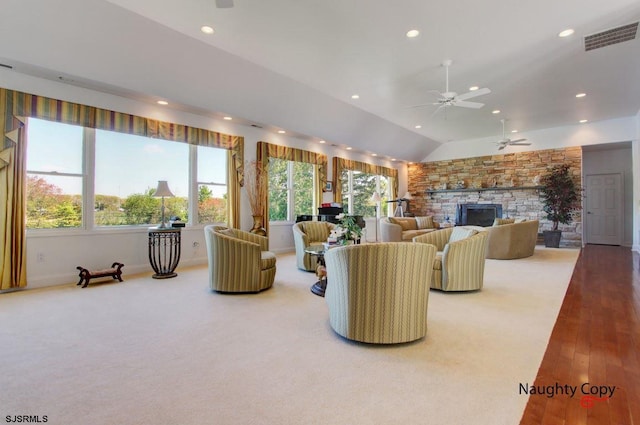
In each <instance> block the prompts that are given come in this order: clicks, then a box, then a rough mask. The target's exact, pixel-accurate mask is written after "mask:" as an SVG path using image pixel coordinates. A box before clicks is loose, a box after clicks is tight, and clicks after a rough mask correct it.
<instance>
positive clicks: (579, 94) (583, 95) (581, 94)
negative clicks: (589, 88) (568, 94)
mask: <svg viewBox="0 0 640 425" xmlns="http://www.w3.org/2000/svg"><path fill="white" fill-rule="evenodd" d="M586 95H587V94H586V93H578V94H577V95H576V97H585V96H586Z"/></svg>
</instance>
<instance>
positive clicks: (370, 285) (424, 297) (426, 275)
mask: <svg viewBox="0 0 640 425" xmlns="http://www.w3.org/2000/svg"><path fill="white" fill-rule="evenodd" d="M435 254H436V248H435V247H434V246H432V245H424V244H414V243H410V242H401V243H376V244H362V245H349V246H343V247H338V248H332V249H330V250H329V251H327V253H326V254H325V257H324V258H325V261H326V267H327V275H328V277H329V282H328V285H327V290H326V293H325V301H326V302H327V307H328V309H329V324H330V325H331V328H332V329H333V330H334V331H335V332H336V333H337V334H339V335H341V336H343V337H345V338H347V339H351V340H354V341H360V342H367V343H374V344H397V343H403V342H409V341H414V340H417V339H420V338H422V337H424V336H425V335H426V332H427V306H428V302H429V281H430V279H431V274H432V271H433V270H432V267H431V264H432V263H433V259H434V257H435Z"/></svg>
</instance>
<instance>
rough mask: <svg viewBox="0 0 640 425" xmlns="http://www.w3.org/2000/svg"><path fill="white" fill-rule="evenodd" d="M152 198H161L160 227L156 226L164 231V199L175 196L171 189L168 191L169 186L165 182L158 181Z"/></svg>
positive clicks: (165, 225)
mask: <svg viewBox="0 0 640 425" xmlns="http://www.w3.org/2000/svg"><path fill="white" fill-rule="evenodd" d="M153 196H155V197H156V198H158V197H160V198H162V207H161V209H160V211H161V212H162V222H161V223H160V226H158V228H159V229H165V228H166V227H167V224H166V223H165V222H164V197H165V196H175V195H174V194H173V193H172V192H171V189H169V185H168V184H167V181H166V180H158V187H157V188H156V193H154V195H153Z"/></svg>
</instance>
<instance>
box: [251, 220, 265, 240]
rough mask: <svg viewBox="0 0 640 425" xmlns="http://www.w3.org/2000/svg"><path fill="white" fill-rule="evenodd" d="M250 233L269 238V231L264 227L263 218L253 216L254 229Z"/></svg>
mask: <svg viewBox="0 0 640 425" xmlns="http://www.w3.org/2000/svg"><path fill="white" fill-rule="evenodd" d="M249 232H251V233H254V234H256V235H260V236H267V231H266V230H265V228H264V227H262V216H261V215H254V216H253V228H252V229H251V230H249Z"/></svg>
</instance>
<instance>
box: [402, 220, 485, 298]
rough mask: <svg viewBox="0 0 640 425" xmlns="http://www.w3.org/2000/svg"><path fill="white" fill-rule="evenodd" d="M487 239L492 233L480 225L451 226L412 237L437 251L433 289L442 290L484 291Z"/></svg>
mask: <svg viewBox="0 0 640 425" xmlns="http://www.w3.org/2000/svg"><path fill="white" fill-rule="evenodd" d="M488 238H489V232H487V231H486V229H484V228H482V227H477V226H457V227H449V228H447V229H442V230H436V231H435V232H431V233H427V234H424V235H420V236H416V237H415V238H413V241H414V242H417V243H425V244H431V245H435V246H436V248H437V249H438V253H437V255H436V258H435V260H434V261H433V277H432V280H431V287H432V288H433V289H439V290H441V291H475V290H479V289H482V285H483V284H484V264H485V257H486V253H487V242H488Z"/></svg>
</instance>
